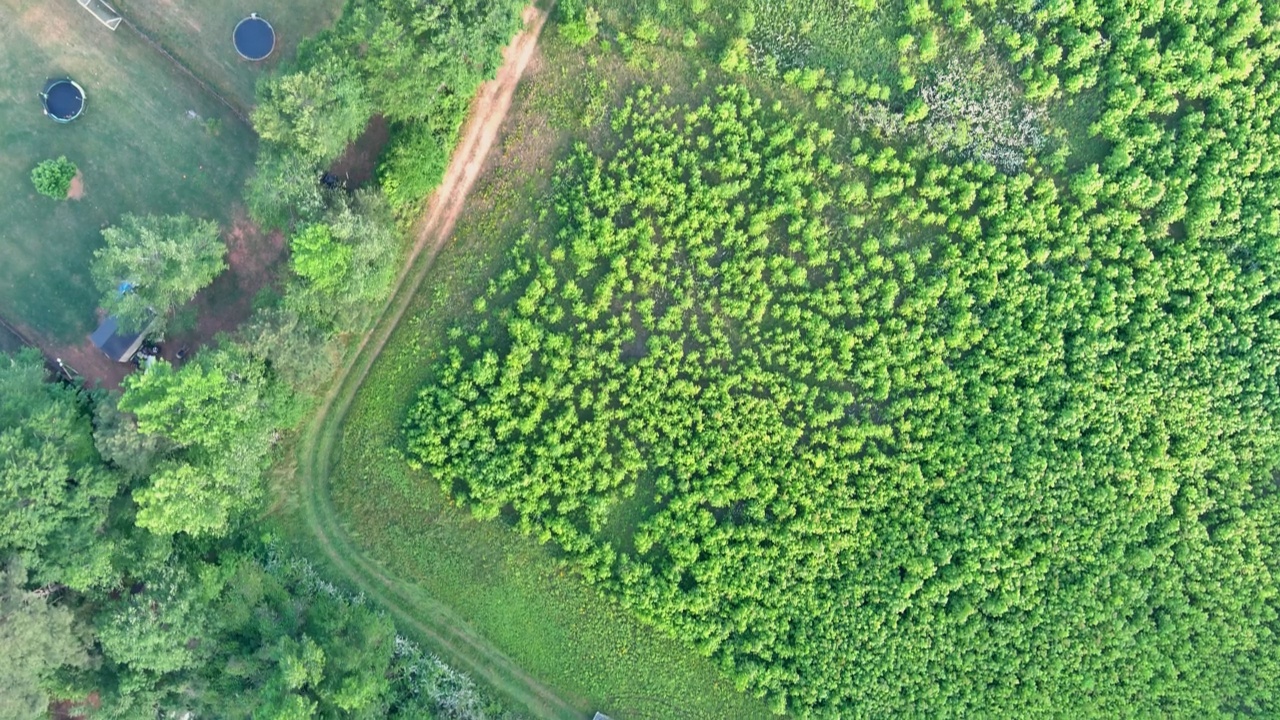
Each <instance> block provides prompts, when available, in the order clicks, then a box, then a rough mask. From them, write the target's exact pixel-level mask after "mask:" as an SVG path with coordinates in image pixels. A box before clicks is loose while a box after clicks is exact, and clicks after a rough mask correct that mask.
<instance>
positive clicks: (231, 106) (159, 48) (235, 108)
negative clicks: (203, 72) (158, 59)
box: [117, 11, 253, 127]
mask: <svg viewBox="0 0 1280 720" xmlns="http://www.w3.org/2000/svg"><path fill="white" fill-rule="evenodd" d="M117 12H119V11H117ZM120 17H121V18H122V19H123V20H124V24H125V25H127V26H128V27H129V29H130V30H133V31H134V32H136V33H138V37H140V38H142V39H143V40H145V41H146V42H147V44H149V45H150V46H151V47H153V48H155V50H156V52H159V53H160V54H161V55H164V56H165V57H167V58H169V61H170V62H172V63H173V64H174V65H176V66H177V68H178V69H179V70H181V71H182V72H183V73H184V74H186V75H187V77H189V78H191V79H192V80H195V81H196V83H197V84H198V85H199V86H200V87H201V88H203V89H204V91H205V92H207V93H209V94H210V95H212V96H214V97H215V98H217V99H218V101H219V102H221V103H222V104H223V105H226V106H227V109H228V110H230V111H231V112H232V114H234V115H235V116H236V117H238V118H240V121H241V122H243V123H244V124H245V125H248V126H250V127H253V123H251V122H249V116H248V115H246V114H245V112H244V110H243V109H242V108H241V107H240V106H239V105H236V104H235V103H233V102H231V101H230V100H228V99H226V98H225V97H223V96H222V94H221V93H219V92H218V91H217V90H214V89H213V88H212V87H211V86H210V85H209V83H207V82H205V81H204V80H202V79H201V78H200V76H199V75H196V74H195V72H194V71H193V70H192V69H191V68H189V67H187V65H186V64H185V63H183V62H182V61H181V60H179V59H178V58H176V57H174V56H173V54H172V53H170V52H169V51H168V50H166V49H165V47H164V45H163V44H161V43H160V41H159V40H156V39H155V38H153V37H151V36H150V35H148V34H147V33H146V32H144V31H143V30H142V28H140V27H138V26H137V25H134V24H133V21H132V20H130V19H129V18H128V16H126V15H125V14H124V13H120Z"/></svg>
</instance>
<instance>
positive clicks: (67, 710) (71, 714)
mask: <svg viewBox="0 0 1280 720" xmlns="http://www.w3.org/2000/svg"><path fill="white" fill-rule="evenodd" d="M100 707H102V698H100V697H99V696H98V693H97V692H96V691H95V692H92V693H90V694H89V696H88V697H86V698H85V699H84V700H80V701H75V700H58V701H57V702H52V703H49V718H50V720H83V718H85V717H87V715H77V714H76V709H77V708H92V709H94V710H97V709H98V708H100Z"/></svg>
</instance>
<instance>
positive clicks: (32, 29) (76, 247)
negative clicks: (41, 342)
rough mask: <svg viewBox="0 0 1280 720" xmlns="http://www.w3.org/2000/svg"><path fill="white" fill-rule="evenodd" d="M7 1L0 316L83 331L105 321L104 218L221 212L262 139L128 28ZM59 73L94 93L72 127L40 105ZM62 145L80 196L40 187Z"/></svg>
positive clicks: (1, 4) (34, 2) (0, 102)
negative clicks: (93, 269) (43, 165)
mask: <svg viewBox="0 0 1280 720" xmlns="http://www.w3.org/2000/svg"><path fill="white" fill-rule="evenodd" d="M0 10H3V12H4V15H5V22H4V23H3V24H0V144H2V146H3V147H4V152H3V153H0V192H2V193H3V196H4V197H5V202H4V204H3V206H2V207H0V256H3V258H4V260H5V262H4V263H2V264H0V314H2V315H4V316H5V317H8V318H11V319H12V320H14V321H16V322H19V323H21V324H23V325H26V326H27V327H29V328H33V329H35V330H38V331H39V332H41V333H43V334H45V335H47V336H49V337H50V338H52V339H55V340H58V341H62V342H75V341H78V340H79V339H80V338H82V337H83V336H84V334H85V333H87V332H88V331H90V330H92V328H93V326H94V324H95V322H96V321H95V318H94V309H95V307H96V305H97V299H98V298H97V292H96V291H95V290H94V289H93V287H92V283H91V281H90V279H89V276H88V266H89V259H90V257H91V256H92V253H93V251H94V249H96V248H97V247H99V245H100V244H101V235H100V234H99V233H100V230H101V228H102V227H104V226H106V225H109V224H111V223H113V222H114V221H115V220H116V218H118V217H119V216H120V215H121V214H123V213H125V212H133V213H176V212H187V213H190V214H193V215H199V216H202V217H209V218H214V219H216V220H218V221H220V222H225V221H226V219H227V218H228V217H229V214H230V209H231V207H232V205H233V204H234V203H235V202H236V200H237V198H238V197H239V195H240V190H241V187H242V185H243V181H244V179H245V177H246V176H247V173H248V171H249V170H250V169H251V168H252V164H253V157H254V150H255V147H256V139H255V137H254V135H253V133H252V132H251V131H250V130H249V128H247V127H245V126H244V125H243V124H241V123H240V122H239V121H238V120H236V119H235V117H234V116H233V115H231V113H230V112H229V111H228V110H227V109H226V108H225V107H224V106H222V105H221V104H220V103H218V102H217V101H216V100H215V99H213V98H212V97H210V96H209V95H208V94H207V93H205V92H204V91H203V90H201V89H200V87H199V86H198V85H196V84H195V83H193V82H192V81H191V80H190V78H188V77H187V76H185V75H183V74H182V73H181V72H180V71H178V69H177V68H176V67H175V66H174V65H173V64H172V63H171V62H170V61H169V60H167V59H166V58H165V57H164V56H163V55H161V54H160V53H158V52H156V50H155V49H154V48H152V47H151V46H149V45H148V44H147V43H146V42H144V41H143V40H142V39H141V38H139V37H138V36H137V35H136V34H135V33H133V32H132V31H130V30H129V29H128V28H125V27H122V28H121V29H120V30H119V31H117V32H114V33H113V32H112V31H110V30H108V29H106V28H105V27H103V26H102V25H100V24H99V23H98V21H97V20H95V19H94V18H93V17H92V16H91V15H90V14H89V13H87V12H85V11H84V10H81V9H80V8H79V7H77V6H76V5H75V4H74V3H71V2H67V3H49V2H40V1H38V0H0ZM62 75H71V76H72V77H74V78H75V79H76V80H77V81H78V82H80V84H81V85H83V86H84V87H85V92H86V94H87V96H88V102H87V106H86V110H85V113H84V115H83V116H82V117H81V118H80V119H79V120H77V121H75V122H73V123H71V124H69V125H58V124H55V123H53V122H51V121H50V120H49V119H48V118H46V117H44V116H43V115H42V113H41V108H40V101H39V98H38V96H37V93H38V92H39V91H40V89H41V87H42V86H43V84H44V82H45V79H46V78H48V77H54V76H62ZM208 120H216V121H217V125H218V129H217V131H216V132H211V131H210V129H209V127H208V125H206V121H208ZM59 155H66V156H67V157H68V158H69V159H70V160H72V161H73V162H75V163H76V164H77V165H78V166H79V168H80V170H81V172H82V173H83V187H84V193H85V194H84V197H83V198H82V199H80V200H69V201H65V202H57V201H54V200H50V199H48V198H45V197H43V196H40V195H38V194H37V193H36V192H35V189H34V188H33V187H32V185H31V180H30V173H31V169H32V167H34V166H35V165H36V163H38V162H39V161H41V160H44V159H46V158H49V157H57V156H59Z"/></svg>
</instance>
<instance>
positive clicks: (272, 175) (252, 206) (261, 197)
mask: <svg viewBox="0 0 1280 720" xmlns="http://www.w3.org/2000/svg"><path fill="white" fill-rule="evenodd" d="M245 202H246V203H247V204H248V205H249V214H250V215H251V216H252V217H253V219H254V222H257V223H259V224H260V225H262V226H263V227H267V228H279V229H284V228H287V227H289V226H290V225H291V224H292V223H294V222H297V221H304V222H305V221H308V220H314V219H315V218H317V217H319V216H320V214H321V213H322V212H324V207H325V193H324V190H323V188H322V187H321V185H320V170H319V168H318V167H317V166H316V165H315V164H314V163H313V162H312V161H311V160H310V159H308V158H307V157H305V156H303V155H302V154H300V153H294V152H289V151H288V150H285V149H282V148H277V147H272V146H265V147H264V148H263V149H262V151H261V152H259V153H258V169H257V171H256V172H254V174H253V177H251V178H249V182H248V184H247V185H246V186H245Z"/></svg>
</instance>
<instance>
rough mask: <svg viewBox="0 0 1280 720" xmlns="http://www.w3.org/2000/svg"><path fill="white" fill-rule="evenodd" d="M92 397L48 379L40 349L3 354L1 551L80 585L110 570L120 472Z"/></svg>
mask: <svg viewBox="0 0 1280 720" xmlns="http://www.w3.org/2000/svg"><path fill="white" fill-rule="evenodd" d="M91 432H92V428H91V426H90V423H89V415H88V406H87V403H86V401H85V398H84V397H83V396H82V395H81V393H80V392H78V391H77V390H76V389H74V388H70V387H67V386H64V385H56V384H52V383H48V382H46V377H45V370H44V364H43V362H42V361H41V358H40V355H39V354H37V353H35V352H32V351H24V352H22V353H20V354H18V355H17V356H14V357H10V356H7V355H0V558H8V557H12V556H17V557H19V558H21V559H22V561H23V563H24V565H25V566H26V567H28V568H30V569H31V570H32V572H33V573H34V574H35V577H36V579H37V580H39V581H40V582H63V583H66V584H68V585H72V586H73V587H76V588H78V589H84V588H87V587H91V586H93V585H96V584H98V583H100V582H102V581H103V579H104V578H105V577H107V576H108V575H109V573H110V568H109V565H108V555H109V553H110V547H109V544H107V543H103V542H101V541H100V540H101V538H100V535H101V532H102V529H103V528H102V526H103V524H104V523H105V522H106V517H107V507H108V504H109V503H110V501H111V498H112V497H114V496H115V494H116V489H117V487H118V484H119V478H118V477H117V476H116V475H115V474H114V473H112V472H111V471H110V470H108V469H107V468H105V467H103V465H102V463H101V460H100V459H99V457H98V454H97V452H96V450H95V449H94V446H93V437H92V435H91Z"/></svg>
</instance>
